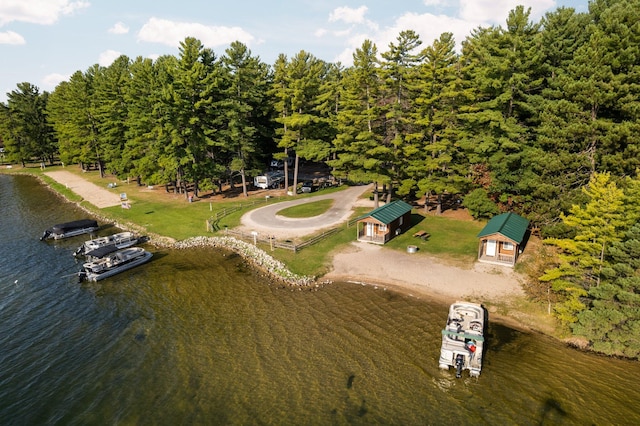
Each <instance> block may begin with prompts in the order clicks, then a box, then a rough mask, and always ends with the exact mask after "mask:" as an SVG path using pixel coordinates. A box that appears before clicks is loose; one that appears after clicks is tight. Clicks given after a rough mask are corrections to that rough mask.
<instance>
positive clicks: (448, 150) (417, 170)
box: [398, 33, 469, 213]
mask: <svg viewBox="0 0 640 426" xmlns="http://www.w3.org/2000/svg"><path fill="white" fill-rule="evenodd" d="M422 55H423V56H424V62H423V63H422V64H420V65H419V66H418V75H417V78H416V81H417V82H419V83H417V85H416V87H415V89H416V90H415V92H416V96H415V98H414V100H413V104H414V106H413V111H412V113H411V117H412V121H413V123H414V126H413V128H414V130H415V132H414V133H408V134H407V135H406V143H405V145H404V153H403V157H404V158H406V166H405V168H404V173H405V175H406V177H405V179H404V180H403V182H402V185H401V186H400V188H398V193H399V194H400V195H407V194H412V193H413V192H414V191H416V192H417V191H419V192H420V193H421V194H424V195H425V196H426V199H427V203H425V207H428V200H429V196H430V195H431V194H437V195H438V203H437V212H438V213H440V212H441V209H442V195H443V194H445V193H450V194H457V193H460V192H462V191H464V190H466V185H467V178H466V176H467V175H468V170H469V169H468V165H467V162H466V161H465V159H464V156H463V153H462V152H461V151H460V149H459V146H458V144H457V139H458V138H457V131H458V129H457V127H458V123H457V116H458V112H459V107H460V101H461V97H462V93H461V83H460V75H459V73H458V66H457V65H458V58H457V55H456V53H455V42H454V39H453V34H451V33H444V34H442V35H441V36H440V38H439V39H437V40H435V41H434V42H433V44H432V45H431V46H429V47H427V48H426V49H425V50H424V51H423V53H422Z"/></svg>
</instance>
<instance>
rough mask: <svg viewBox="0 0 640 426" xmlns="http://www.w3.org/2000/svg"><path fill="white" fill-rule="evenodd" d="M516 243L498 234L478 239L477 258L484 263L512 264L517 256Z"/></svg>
mask: <svg viewBox="0 0 640 426" xmlns="http://www.w3.org/2000/svg"><path fill="white" fill-rule="evenodd" d="M518 249H519V246H518V243H516V242H515V241H513V240H511V239H509V238H506V237H504V236H503V235H500V234H494V235H489V236H486V237H483V238H482V239H481V240H480V246H479V249H478V260H479V261H481V262H486V263H495V264H500V265H508V266H513V265H515V263H516V260H517V258H518Z"/></svg>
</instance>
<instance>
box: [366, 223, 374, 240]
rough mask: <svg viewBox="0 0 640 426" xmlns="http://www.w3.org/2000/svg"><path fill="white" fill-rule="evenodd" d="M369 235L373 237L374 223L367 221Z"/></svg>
mask: <svg viewBox="0 0 640 426" xmlns="http://www.w3.org/2000/svg"><path fill="white" fill-rule="evenodd" d="M367 237H373V223H368V222H367Z"/></svg>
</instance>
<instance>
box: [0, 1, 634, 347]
mask: <svg viewBox="0 0 640 426" xmlns="http://www.w3.org/2000/svg"><path fill="white" fill-rule="evenodd" d="M461 46H462V47H461V49H460V51H459V52H458V51H456V41H455V40H454V38H453V35H452V34H451V33H443V34H441V35H440V37H439V38H438V39H436V40H433V41H432V42H431V44H428V45H423V41H422V40H420V37H419V36H418V35H417V33H416V32H415V31H413V30H410V29H407V30H405V31H402V32H400V34H399V35H398V36H397V38H396V39H395V41H394V42H392V43H390V44H389V45H388V46H386V47H385V48H384V50H382V51H378V46H376V45H375V44H374V43H373V42H371V41H370V40H366V41H364V42H363V43H362V45H361V47H360V48H358V49H356V51H355V52H354V53H353V64H352V65H350V66H343V65H342V64H340V63H329V62H326V61H323V60H320V59H318V58H316V57H315V56H314V55H313V54H312V53H309V52H306V51H300V52H299V53H297V54H296V55H295V56H292V57H287V56H286V55H284V54H281V55H280V56H279V57H278V58H277V60H276V61H275V63H274V64H266V63H264V62H262V61H261V60H260V58H259V57H258V56H255V55H253V53H252V52H251V51H250V50H249V49H248V48H247V46H245V45H244V44H242V43H240V42H234V43H231V45H230V46H229V47H228V48H227V49H226V50H225V51H224V53H222V54H220V55H218V54H216V53H215V52H214V51H213V50H212V49H210V48H207V47H205V46H203V44H202V43H201V42H200V41H199V40H197V39H195V38H191V37H188V38H186V39H185V40H184V41H182V42H181V44H180V49H179V55H178V56H177V57H176V56H171V55H167V56H162V57H160V58H158V59H156V60H151V59H148V58H142V57H137V58H135V59H131V58H128V57H126V56H124V55H123V56H121V57H119V58H118V59H116V60H115V61H114V62H113V63H112V64H111V65H109V66H108V67H102V66H99V65H97V64H96V65H92V66H90V67H89V68H88V69H86V70H85V71H76V72H75V73H74V74H73V75H72V76H71V77H70V78H69V80H68V81H65V82H62V83H60V84H59V85H58V86H57V87H56V88H55V89H54V90H53V92H51V93H48V92H42V93H41V92H40V89H39V88H38V87H37V86H35V85H33V84H31V83H27V82H24V83H20V84H18V85H17V88H16V90H14V91H12V92H10V93H8V94H7V102H6V103H0V137H1V142H2V144H3V146H4V148H5V155H6V159H7V160H8V161H11V162H14V163H22V164H25V163H26V162H29V161H33V160H34V159H37V161H39V162H47V163H52V162H54V161H56V160H57V161H61V162H62V163H64V164H97V166H98V168H99V170H100V172H101V173H106V172H107V171H108V172H109V173H111V174H114V175H116V176H118V177H120V178H133V179H138V181H139V182H140V183H144V184H148V185H154V184H164V183H167V182H176V185H177V186H178V187H184V186H185V185H187V184H190V185H193V186H194V187H195V188H196V191H198V190H206V189H211V188H214V187H215V185H216V183H217V182H220V181H222V180H226V181H229V180H236V181H237V182H239V183H240V184H241V185H242V188H243V191H244V194H245V195H246V194H247V188H248V186H249V182H250V179H249V178H250V177H252V176H255V175H257V174H259V173H261V172H263V171H264V170H265V169H266V168H267V165H268V162H269V160H270V159H271V158H272V157H273V158H276V159H285V158H288V157H290V156H292V157H294V158H295V161H294V163H293V166H292V167H293V169H294V170H293V173H292V176H293V186H294V187H295V185H296V184H297V172H298V167H299V164H300V161H314V162H323V163H325V164H327V165H328V166H329V167H331V169H332V174H333V175H334V176H335V177H336V178H340V179H345V180H348V181H352V182H365V183H375V184H376V185H379V186H380V187H382V188H383V189H384V191H385V192H386V193H387V194H388V195H387V196H388V197H389V199H390V198H391V197H394V198H403V199H406V200H416V199H419V198H422V197H427V198H428V199H433V200H436V201H435V203H436V208H437V209H438V211H439V209H440V207H441V206H440V204H441V203H442V202H443V199H444V198H445V197H458V198H459V199H460V200H462V204H463V205H464V206H465V207H466V208H467V209H468V210H469V211H470V212H471V213H472V215H473V216H474V217H476V218H487V217H491V216H493V215H495V214H498V213H501V212H504V211H514V212H516V213H518V214H520V215H522V216H524V217H526V218H527V219H529V220H530V221H531V223H532V224H533V226H534V227H535V228H536V229H539V230H540V232H541V235H542V236H543V238H544V242H545V243H546V246H547V247H548V249H549V250H551V251H552V252H553V253H554V256H550V258H549V260H547V261H546V264H545V267H544V268H543V270H541V271H540V276H539V278H538V279H537V280H536V283H537V284H536V286H535V290H534V291H530V293H531V295H532V297H534V298H536V299H538V300H540V301H541V302H548V303H550V305H552V306H553V309H552V311H553V313H554V314H555V315H556V317H557V318H558V320H559V321H560V323H561V324H562V325H563V326H564V327H566V330H567V331H569V332H571V333H573V334H575V335H576V336H580V337H583V338H585V339H586V340H587V341H588V342H589V345H590V346H591V347H592V348H593V349H594V350H597V351H600V352H603V353H607V354H613V355H622V356H627V357H636V358H637V357H638V356H639V355H640V261H639V260H638V259H640V225H638V219H639V218H640V177H639V176H638V170H639V166H640V155H639V154H640V136H639V135H640V0H592V1H591V2H590V3H589V10H588V12H585V13H577V12H576V11H575V10H574V9H572V8H558V9H556V10H555V11H553V12H549V13H547V14H546V15H545V16H543V17H542V18H541V19H540V21H539V22H534V21H532V19H531V18H530V10H528V9H525V8H524V7H522V6H518V7H516V8H515V9H513V10H512V11H511V12H510V13H509V16H508V18H507V20H506V22H505V24H504V25H501V26H494V27H487V28H483V27H479V28H476V29H475V30H473V31H472V32H471V34H469V35H468V36H467V37H466V39H465V40H463V41H462V43H461ZM286 163H287V162H285V167H287V164H286ZM285 176H286V178H287V181H286V182H285V185H286V187H289V186H290V185H291V184H290V183H289V181H288V179H289V178H288V176H289V173H288V171H286V173H285Z"/></svg>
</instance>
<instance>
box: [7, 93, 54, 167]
mask: <svg viewBox="0 0 640 426" xmlns="http://www.w3.org/2000/svg"><path fill="white" fill-rule="evenodd" d="M48 98H49V94H48V93H47V92H44V93H40V90H39V89H38V88H37V87H36V86H34V85H32V84H30V83H20V84H18V88H17V90H12V91H11V92H9V93H7V104H6V105H5V104H2V108H1V109H0V111H1V113H0V134H1V135H2V140H3V141H4V145H5V148H6V150H7V154H6V155H7V158H8V159H9V161H17V162H20V163H21V164H22V166H23V167H24V166H25V163H26V162H27V161H29V160H31V159H38V160H39V161H40V162H45V161H48V162H49V163H52V162H53V157H54V155H55V154H56V152H57V144H56V139H55V137H54V133H53V129H52V128H51V126H50V124H49V122H48V120H47V116H46V108H47V103H48Z"/></svg>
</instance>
